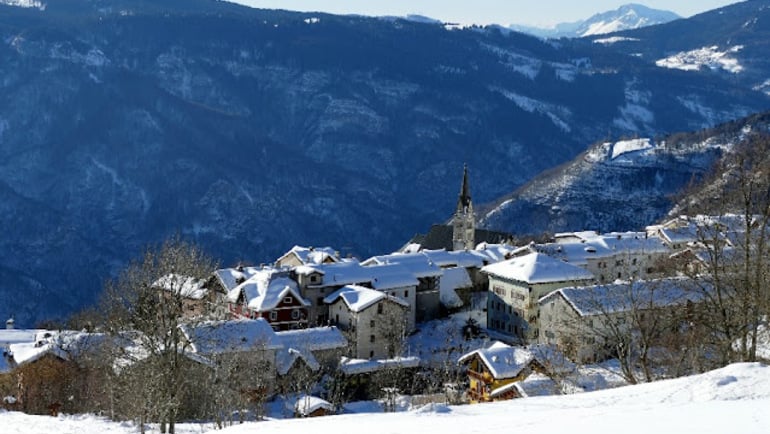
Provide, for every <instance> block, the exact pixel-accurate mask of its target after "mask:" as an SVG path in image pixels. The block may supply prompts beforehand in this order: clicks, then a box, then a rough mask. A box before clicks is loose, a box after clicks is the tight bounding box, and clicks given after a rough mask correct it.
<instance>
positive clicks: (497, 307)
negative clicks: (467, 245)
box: [482, 253, 594, 341]
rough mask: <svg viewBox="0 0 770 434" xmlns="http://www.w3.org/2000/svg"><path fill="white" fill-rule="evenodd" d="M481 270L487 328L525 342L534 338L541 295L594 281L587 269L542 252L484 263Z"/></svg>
mask: <svg viewBox="0 0 770 434" xmlns="http://www.w3.org/2000/svg"><path fill="white" fill-rule="evenodd" d="M482 272H483V273H486V274H487V275H488V276H489V293H488V296H487V297H488V298H487V328H489V329H491V330H494V331H498V332H500V333H504V334H507V335H510V336H513V337H518V338H520V339H522V340H525V341H529V340H532V341H537V338H538V334H539V332H538V316H539V306H538V304H537V302H538V300H539V299H540V298H541V297H543V296H544V295H546V294H548V293H550V292H551V291H554V290H556V289H559V288H564V287H568V286H578V285H587V284H589V283H591V282H593V281H594V276H593V274H591V272H589V271H587V270H585V269H583V268H581V267H578V266H576V265H572V264H569V263H567V262H564V261H561V260H558V259H554V258H552V257H550V256H548V255H545V254H542V253H530V254H527V255H524V256H519V257H515V258H513V259H509V260H507V261H503V262H498V263H496V264H492V265H488V266H486V267H484V268H483V269H482Z"/></svg>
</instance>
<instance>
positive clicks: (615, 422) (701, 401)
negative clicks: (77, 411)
mask: <svg viewBox="0 0 770 434" xmlns="http://www.w3.org/2000/svg"><path fill="white" fill-rule="evenodd" d="M768 409H770V367H768V366H766V365H762V364H758V363H754V364H736V365H731V366H728V367H726V368H723V369H719V370H716V371H712V372H709V373H706V374H702V375H697V376H692V377H686V378H680V379H675V380H667V381H660V382H656V383H650V384H643V385H638V386H629V387H621V388H617V389H612V390H604V391H599V392H592V393H582V394H576V395H566V396H556V397H542V398H525V399H518V400H513V401H506V402H500V403H494V404H481V405H465V406H445V405H431V406H427V407H422V408H418V409H416V410H413V411H410V412H406V413H396V414H392V413H390V414H388V413H379V414H376V413H375V414H372V413H369V414H364V415H361V414H353V415H342V416H328V417H322V418H313V419H294V420H284V421H267V422H256V423H255V422H249V423H245V424H243V425H237V426H233V427H230V428H226V429H224V430H222V431H217V432H221V433H223V434H239V433H250V432H255V431H258V432H260V433H263V434H269V433H281V434H282V433H285V432H309V431H312V432H316V433H337V432H343V433H354V432H360V431H364V430H365V431H366V432H367V434H377V433H406V432H440V433H443V434H450V433H462V434H474V433H484V434H486V433H491V432H508V431H511V430H516V431H525V432H532V433H538V434H545V433H563V432H569V433H571V434H582V433H586V434H589V433H590V434H595V433H603V432H623V433H624V434H636V433H639V434H649V433H651V432H688V433H689V432H697V433H699V434H709V433H715V434H716V433H719V434H723V433H734V432H739V433H742V434H752V433H757V434H760V433H762V434H764V433H767V432H770V411H767V410H768ZM0 427H2V432H3V433H6V434H16V433H41V432H56V433H57V434H68V433H77V434H92V433H121V434H122V433H133V432H137V430H136V428H135V427H134V426H132V425H131V424H121V423H113V422H107V421H105V420H103V419H100V418H96V417H92V416H62V417H46V416H29V415H25V414H21V413H9V412H3V413H0ZM177 428H178V429H177V432H178V433H180V434H187V433H194V432H197V433H200V432H206V431H211V430H212V429H213V428H212V427H211V426H200V425H192V424H182V425H180V426H178V427H177Z"/></svg>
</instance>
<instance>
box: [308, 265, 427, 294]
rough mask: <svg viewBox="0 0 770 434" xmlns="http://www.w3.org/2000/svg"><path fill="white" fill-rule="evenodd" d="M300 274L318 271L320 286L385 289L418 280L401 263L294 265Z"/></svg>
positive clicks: (411, 283)
mask: <svg viewBox="0 0 770 434" xmlns="http://www.w3.org/2000/svg"><path fill="white" fill-rule="evenodd" d="M294 270H295V272H297V273H298V274H302V275H309V274H312V273H319V274H322V275H323V276H324V281H323V284H321V286H339V285H353V284H356V285H361V284H369V285H371V286H372V287H373V288H375V289H379V290H387V289H395V288H403V287H409V286H417V285H418V284H419V281H418V280H417V277H416V276H415V275H414V273H413V272H412V270H411V269H409V268H407V267H406V266H404V265H401V264H381V265H371V266H368V267H365V266H362V265H361V264H360V263H358V262H344V263H335V264H321V265H306V266H301V267H295V268H294Z"/></svg>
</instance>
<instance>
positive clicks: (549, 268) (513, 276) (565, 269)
mask: <svg viewBox="0 0 770 434" xmlns="http://www.w3.org/2000/svg"><path fill="white" fill-rule="evenodd" d="M482 271H483V272H485V273H487V274H491V275H494V276H498V277H501V278H503V279H510V280H516V281H519V282H525V283H530V284H533V283H549V282H568V281H578V280H593V278H594V276H593V274H591V273H590V272H589V271H587V270H584V269H583V268H580V267H578V266H575V265H572V264H569V263H567V262H564V261H560V260H558V259H553V258H551V257H550V256H548V255H545V254H542V253H530V254H528V255H525V256H520V257H516V258H513V259H509V260H507V261H504V262H499V263H497V264H492V265H487V266H486V267H484V268H482Z"/></svg>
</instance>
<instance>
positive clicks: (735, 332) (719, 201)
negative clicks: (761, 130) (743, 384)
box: [680, 134, 770, 364]
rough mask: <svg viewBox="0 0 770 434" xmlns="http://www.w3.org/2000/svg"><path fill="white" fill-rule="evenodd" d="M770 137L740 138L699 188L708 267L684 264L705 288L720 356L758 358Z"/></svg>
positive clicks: (768, 308)
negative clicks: (705, 215) (740, 140)
mask: <svg viewBox="0 0 770 434" xmlns="http://www.w3.org/2000/svg"><path fill="white" fill-rule="evenodd" d="M768 151H770V137H768V136H767V135H762V134H751V135H749V136H748V137H747V138H746V139H745V140H744V141H743V142H741V143H739V144H737V145H735V149H734V150H733V151H732V152H731V153H729V154H728V155H727V156H726V157H725V158H724V159H723V161H722V162H721V164H720V165H719V166H718V167H717V168H716V169H715V171H714V175H713V177H712V178H711V179H709V180H708V181H707V182H706V183H705V185H704V186H703V187H702V188H701V190H700V191H698V192H696V193H694V197H696V198H697V199H693V200H691V202H690V207H689V208H687V209H686V211H689V212H691V213H704V214H707V215H708V216H709V217H701V218H699V219H694V221H693V224H694V225H696V226H697V233H698V244H699V248H698V249H697V252H698V260H699V261H700V263H701V264H702V265H703V267H702V268H703V269H693V268H691V267H683V268H680V271H681V272H682V273H683V274H686V275H688V276H690V277H692V282H693V286H694V287H695V288H696V290H700V292H701V293H702V294H703V295H704V297H705V299H706V302H705V303H704V305H705V306H706V314H705V315H703V316H702V317H700V318H699V319H700V320H701V322H700V325H701V326H702V327H704V328H706V329H708V330H709V333H707V334H704V335H703V337H704V338H706V339H707V340H708V342H707V343H708V345H711V346H712V347H713V348H714V349H715V350H716V352H717V353H718V354H719V357H720V362H721V364H727V363H730V362H733V361H754V360H756V352H757V340H758V336H757V333H758V330H759V326H760V324H761V323H762V321H763V320H764V319H765V318H767V315H768V314H769V313H770V304H769V303H770V301H769V300H770V297H769V295H770V294H769V293H768V291H770V289H769V288H770V263H769V262H768V261H770V258H769V257H768V255H769V254H770V240H769V239H768V235H769V233H768V230H770V154H768Z"/></svg>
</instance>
